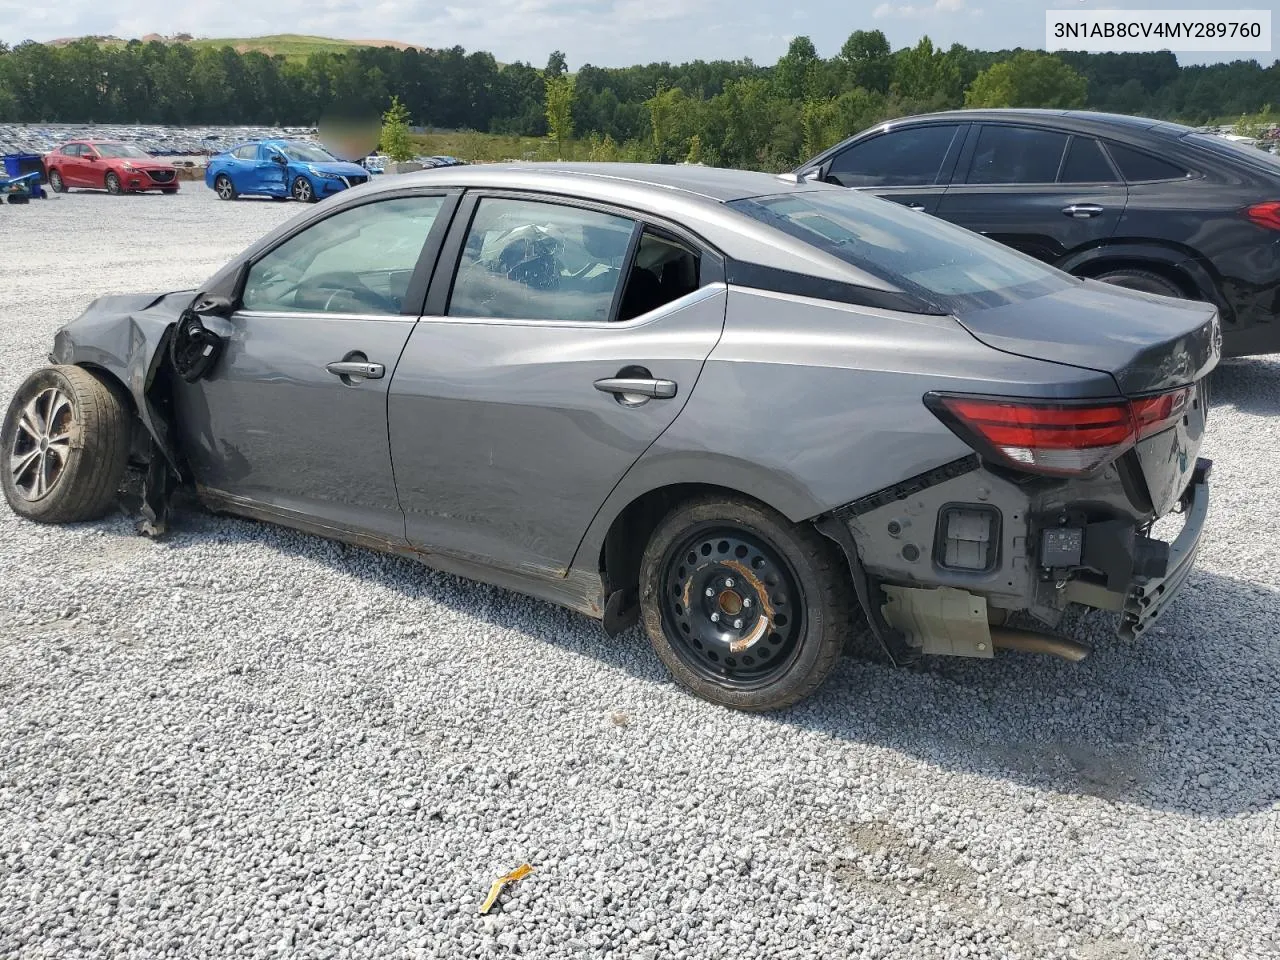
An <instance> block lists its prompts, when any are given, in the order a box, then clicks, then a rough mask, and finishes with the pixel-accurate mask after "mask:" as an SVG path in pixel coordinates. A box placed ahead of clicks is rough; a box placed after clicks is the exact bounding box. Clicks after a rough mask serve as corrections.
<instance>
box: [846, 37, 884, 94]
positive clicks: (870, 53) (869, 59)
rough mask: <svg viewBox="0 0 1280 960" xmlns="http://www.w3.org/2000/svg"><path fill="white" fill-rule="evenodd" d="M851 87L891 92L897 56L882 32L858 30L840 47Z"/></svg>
mask: <svg viewBox="0 0 1280 960" xmlns="http://www.w3.org/2000/svg"><path fill="white" fill-rule="evenodd" d="M840 60H841V61H843V63H844V67H845V70H846V72H847V76H848V82H849V86H851V87H855V88H856V87H863V88H864V89H867V90H870V91H872V92H874V93H888V92H889V81H890V80H892V79H893V57H892V51H891V50H890V48H889V40H888V38H887V37H886V36H885V35H884V34H883V33H882V32H881V31H879V30H855V31H853V33H851V34H849V39H848V40H846V41H845V42H844V46H842V47H841V48H840Z"/></svg>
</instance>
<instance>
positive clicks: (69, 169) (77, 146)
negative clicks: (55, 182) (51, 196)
mask: <svg viewBox="0 0 1280 960" xmlns="http://www.w3.org/2000/svg"><path fill="white" fill-rule="evenodd" d="M63 149H64V151H65V152H66V160H65V161H64V162H63V163H62V164H61V167H62V182H63V183H65V184H66V185H67V186H69V187H88V186H92V184H91V183H90V182H89V174H88V166H89V162H88V161H87V160H85V158H84V155H85V152H86V151H87V150H88V149H89V148H88V147H87V146H85V145H84V144H82V143H72V144H69V145H68V146H66V147H64V148H63Z"/></svg>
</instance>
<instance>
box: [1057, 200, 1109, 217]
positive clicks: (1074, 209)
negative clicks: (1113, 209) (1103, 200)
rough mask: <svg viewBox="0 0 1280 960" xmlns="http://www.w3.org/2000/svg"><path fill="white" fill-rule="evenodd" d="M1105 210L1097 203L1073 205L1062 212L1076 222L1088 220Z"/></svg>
mask: <svg viewBox="0 0 1280 960" xmlns="http://www.w3.org/2000/svg"><path fill="white" fill-rule="evenodd" d="M1102 211H1103V208H1102V207H1100V206H1098V205H1097V204H1096V203H1073V204H1071V206H1069V207H1063V208H1062V212H1063V213H1065V214H1066V215H1067V216H1068V217H1073V218H1074V219H1076V220H1088V219H1090V218H1091V217H1096V216H1098V215H1099V214H1101V213H1102Z"/></svg>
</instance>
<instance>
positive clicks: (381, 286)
mask: <svg viewBox="0 0 1280 960" xmlns="http://www.w3.org/2000/svg"><path fill="white" fill-rule="evenodd" d="M443 203H444V198H443V197H397V198H395V199H393V200H382V201H379V202H377V203H366V204H364V205H362V206H359V207H353V208H351V209H349V210H344V211H342V212H341V213H337V214H334V215H333V216H331V217H326V218H325V219H324V220H321V221H319V222H318V223H315V224H312V225H311V226H309V227H307V228H306V229H305V230H303V231H302V232H301V233H299V234H296V235H295V236H293V237H290V238H289V239H288V240H286V241H285V242H284V243H282V244H280V246H278V247H276V248H275V249H274V250H272V251H271V252H270V253H268V254H267V255H266V256H264V257H263V258H262V259H261V260H259V261H258V262H257V263H255V264H254V265H253V266H252V267H250V268H249V276H248V279H247V280H246V281H245V288H244V294H243V295H242V296H241V307H242V308H243V309H245V310H264V311H271V312H280V311H285V312H295V311H298V312H306V313H346V314H372V315H378V316H381V315H395V314H398V313H400V312H401V310H402V309H403V307H404V298H405V294H406V293H407V291H408V289H409V280H410V279H411V277H412V276H413V271H414V268H415V267H416V266H417V264H418V257H419V255H420V254H421V253H422V247H423V244H425V243H426V240H427V234H429V233H430V232H431V227H432V224H434V223H435V220H436V216H437V215H438V214H439V212H440V207H441V205H442V204H443Z"/></svg>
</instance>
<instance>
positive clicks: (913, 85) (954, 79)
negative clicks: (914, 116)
mask: <svg viewBox="0 0 1280 960" xmlns="http://www.w3.org/2000/svg"><path fill="white" fill-rule="evenodd" d="M890 88H891V89H892V90H893V92H894V93H895V94H897V95H898V97H899V98H901V99H902V100H906V101H910V102H911V103H912V104H913V105H914V106H916V107H919V108H924V109H928V108H945V107H950V106H959V104H960V99H961V96H962V93H963V89H964V88H963V87H962V86H961V83H960V70H959V67H958V66H957V65H956V63H955V61H954V60H953V59H952V58H951V57H949V56H948V55H947V54H946V53H944V52H943V51H941V50H937V49H935V48H934V46H933V41H932V40H930V39H929V38H928V37H921V38H920V42H919V43H917V44H916V45H915V46H914V47H909V48H907V49H905V50H899V51H898V53H897V55H896V57H895V61H894V65H893V82H892V84H891V85H890Z"/></svg>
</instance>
